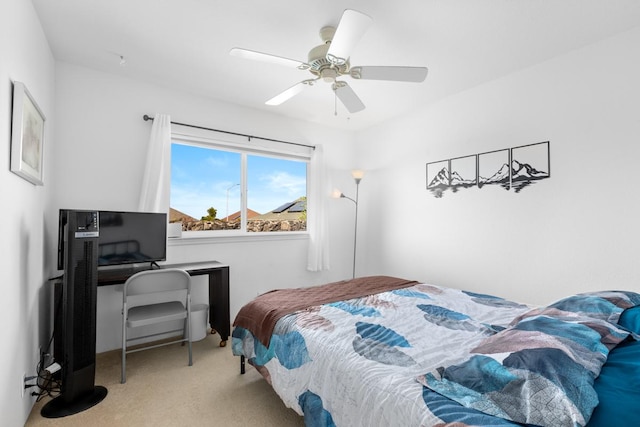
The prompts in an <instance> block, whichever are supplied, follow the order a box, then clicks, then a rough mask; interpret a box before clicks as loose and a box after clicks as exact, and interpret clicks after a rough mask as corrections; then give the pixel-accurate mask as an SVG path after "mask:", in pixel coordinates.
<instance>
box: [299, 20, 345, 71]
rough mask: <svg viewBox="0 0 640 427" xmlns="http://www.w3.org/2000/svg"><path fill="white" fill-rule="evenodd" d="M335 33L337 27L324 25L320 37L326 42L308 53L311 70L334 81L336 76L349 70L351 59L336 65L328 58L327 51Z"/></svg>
mask: <svg viewBox="0 0 640 427" xmlns="http://www.w3.org/2000/svg"><path fill="white" fill-rule="evenodd" d="M335 33H336V29H335V27H322V29H321V30H320V38H321V39H322V41H323V42H324V43H323V44H321V45H319V46H316V47H314V48H313V49H311V50H310V51H309V55H308V58H309V60H308V61H307V64H309V71H311V73H312V74H314V75H315V76H317V77H320V78H322V79H324V80H325V81H333V80H335V78H336V77H339V76H341V75H343V74H347V73H348V72H349V65H350V64H349V60H347V61H346V62H345V63H344V64H342V65H334V64H332V63H331V62H329V60H328V59H327V52H328V51H329V46H331V40H333V35H334V34H335Z"/></svg>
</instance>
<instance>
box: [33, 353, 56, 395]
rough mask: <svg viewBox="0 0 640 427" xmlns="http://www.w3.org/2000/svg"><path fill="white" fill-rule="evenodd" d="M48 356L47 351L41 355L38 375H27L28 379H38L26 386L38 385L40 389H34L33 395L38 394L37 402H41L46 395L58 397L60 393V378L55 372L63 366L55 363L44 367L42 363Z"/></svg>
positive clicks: (37, 370) (37, 369)
mask: <svg viewBox="0 0 640 427" xmlns="http://www.w3.org/2000/svg"><path fill="white" fill-rule="evenodd" d="M46 356H47V354H46V353H42V355H41V356H40V362H39V363H38V366H37V367H36V372H37V373H38V375H36V376H33V377H27V380H28V381H30V380H33V379H35V380H36V383H35V384H26V385H25V387H26V388H31V387H36V386H37V387H38V389H39V390H38V391H32V392H31V395H32V396H36V402H39V401H40V400H42V398H44V397H45V396H49V397H57V396H59V395H60V386H61V384H60V380H58V379H57V378H56V377H55V376H54V374H55V373H56V372H58V371H59V370H60V369H61V367H60V365H59V364H58V363H53V364H51V365H50V366H48V367H47V368H43V366H42V363H43V362H44V358H45V357H46Z"/></svg>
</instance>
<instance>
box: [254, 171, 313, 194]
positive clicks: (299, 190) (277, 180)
mask: <svg viewBox="0 0 640 427" xmlns="http://www.w3.org/2000/svg"><path fill="white" fill-rule="evenodd" d="M260 179H261V181H263V182H264V183H265V184H266V186H267V189H268V190H269V191H272V192H274V193H285V194H287V195H288V196H290V197H300V196H302V195H305V194H306V192H307V180H306V178H305V177H301V176H295V175H292V174H290V173H288V172H282V171H278V172H274V173H272V174H268V175H265V176H263V177H261V178H260Z"/></svg>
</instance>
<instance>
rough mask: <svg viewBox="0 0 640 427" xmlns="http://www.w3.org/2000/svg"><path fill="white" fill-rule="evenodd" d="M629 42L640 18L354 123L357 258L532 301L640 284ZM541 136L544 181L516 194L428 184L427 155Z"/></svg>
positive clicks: (370, 265)
mask: <svg viewBox="0 0 640 427" xmlns="http://www.w3.org/2000/svg"><path fill="white" fill-rule="evenodd" d="M638 45H640V27H637V28H635V29H634V30H632V31H629V32H626V33H622V34H620V35H618V36H616V37H613V38H610V39H606V40H603V41H601V42H599V43H595V44H593V45H590V46H587V47H584V48H582V49H579V50H576V51H573V52H571V53H569V54H566V55H563V56H560V57H557V58H555V59H553V60H550V61H548V62H545V63H542V64H539V65H537V66H534V67H531V68H528V69H525V70H522V71H520V72H518V73H515V74H512V75H509V76H506V77H503V78H501V79H498V80H495V81H492V82H489V83H487V84H484V85H482V86H479V87H477V88H474V89H473V90H469V91H466V92H463V93H460V94H458V95H456V96H453V97H450V98H448V99H445V100H444V101H442V102H439V103H438V104H437V105H433V106H431V107H430V108H426V109H424V110H421V111H417V112H415V113H414V114H412V115H410V116H406V117H403V118H399V119H397V120H394V121H393V122H390V123H386V124H384V125H380V126H377V127H376V128H372V129H369V130H368V131H366V132H361V133H359V134H358V155H359V160H360V161H361V164H362V167H363V168H365V169H367V175H366V176H365V179H364V180H363V181H362V184H361V189H360V200H361V211H360V212H361V213H362V215H361V217H360V219H361V224H362V228H361V230H363V231H362V232H361V233H360V236H361V238H360V240H359V243H358V244H359V247H362V248H366V249H364V250H363V251H362V256H361V257H360V259H359V262H360V263H361V265H362V268H363V269H364V270H366V272H367V273H369V274H373V273H385V274H391V275H398V276H402V277H407V278H412V279H418V280H421V281H425V282H429V283H434V284H439V285H445V286H451V287H456V288H463V289H469V290H473V291H479V292H487V293H492V294H497V295H501V296H504V297H508V298H511V299H515V300H518V301H523V302H528V303H535V304H545V303H549V302H552V301H554V300H556V299H558V298H560V297H563V296H566V295H568V294H571V293H575V292H582V291H589V290H599V289H610V288H616V289H619V288H624V289H630V290H635V291H640V263H638V260H637V258H638V254H639V253H640V243H639V237H640V226H639V224H638V218H640V200H639V198H638V197H637V193H638V191H637V186H636V182H635V181H636V178H637V172H638V159H639V158H640V144H639V143H638V135H639V134H640V116H639V115H638V99H640V81H639V80H638V76H639V75H640V60H639V59H638V55H637V46H638ZM426 84H429V80H428V79H427V81H426ZM390 141H393V144H390ZM541 141H551V178H550V179H547V180H544V181H541V182H539V183H537V184H535V185H533V186H530V187H528V188H525V189H524V190H522V191H521V192H520V193H515V192H514V191H513V190H512V191H505V190H504V189H502V188H499V187H490V186H486V187H484V188H482V189H478V188H474V189H467V190H464V189H463V190H460V191H459V192H458V193H455V194H454V193H452V192H450V191H448V192H446V193H445V194H444V196H443V197H442V198H440V199H437V198H435V197H434V196H433V195H432V194H431V193H430V192H428V191H427V190H426V178H425V164H426V163H427V162H433V161H439V160H445V159H449V158H453V157H457V156H465V155H470V154H476V153H481V152H486V151H491V150H497V149H503V148H509V147H514V146H519V145H523V144H530V143H536V142H541Z"/></svg>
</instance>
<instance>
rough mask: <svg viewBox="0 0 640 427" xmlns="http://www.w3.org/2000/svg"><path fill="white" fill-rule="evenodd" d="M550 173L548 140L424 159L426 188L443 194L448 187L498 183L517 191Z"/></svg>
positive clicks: (453, 190) (454, 188) (438, 194)
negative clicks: (463, 154) (459, 155)
mask: <svg viewBox="0 0 640 427" xmlns="http://www.w3.org/2000/svg"><path fill="white" fill-rule="evenodd" d="M550 176H551V161H550V153H549V141H545V142H538V143H536V144H528V145H521V146H518V147H512V148H505V149H503V150H496V151H489V152H486V153H479V154H474V155H471V156H465V157H456V158H453V159H449V160H441V161H438V162H431V163H427V190H429V191H431V192H432V193H433V195H434V196H435V197H442V196H443V194H444V192H445V191H447V190H451V191H452V192H453V193H456V192H457V191H458V190H460V189H461V188H470V187H478V188H483V187H484V186H485V185H499V186H501V187H502V188H504V189H505V190H510V189H511V188H513V189H514V191H515V192H516V193H519V192H520V191H522V189H524V188H526V187H528V186H530V185H533V184H535V183H536V182H537V181H539V180H541V179H546V178H549V177H550Z"/></svg>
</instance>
